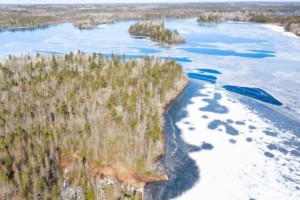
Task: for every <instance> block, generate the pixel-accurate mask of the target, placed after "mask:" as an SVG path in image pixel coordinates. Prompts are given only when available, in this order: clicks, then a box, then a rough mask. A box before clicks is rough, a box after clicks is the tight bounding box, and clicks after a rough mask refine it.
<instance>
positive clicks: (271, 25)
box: [262, 24, 300, 38]
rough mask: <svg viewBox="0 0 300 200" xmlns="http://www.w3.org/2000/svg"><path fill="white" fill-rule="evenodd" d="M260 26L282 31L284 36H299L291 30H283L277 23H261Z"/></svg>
mask: <svg viewBox="0 0 300 200" xmlns="http://www.w3.org/2000/svg"><path fill="white" fill-rule="evenodd" d="M262 26H263V27H265V28H267V29H269V30H272V31H274V32H278V33H282V34H283V35H285V36H289V37H293V38H299V37H300V36H298V35H296V34H295V33H293V32H290V31H286V30H284V27H283V26H280V25H278V24H263V25H262Z"/></svg>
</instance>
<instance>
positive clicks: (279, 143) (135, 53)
mask: <svg viewBox="0 0 300 200" xmlns="http://www.w3.org/2000/svg"><path fill="white" fill-rule="evenodd" d="M132 23H134V21H126V22H115V23H112V24H108V25H101V26H99V27H97V28H96V29H93V30H79V29H77V28H75V27H73V26H72V24H60V25H56V26H50V27H48V28H47V27H45V28H41V29H28V30H23V31H17V30H13V31H0V58H5V57H7V56H8V55H10V54H13V55H21V54H36V53H41V54H58V55H61V54H64V53H69V52H70V51H74V52H76V51H77V50H81V51H84V52H86V53H93V52H97V53H102V54H103V55H104V56H110V55H111V54H112V53H117V54H126V57H127V58H140V57H145V56H147V55H153V56H160V57H162V58H164V59H174V60H176V61H178V62H180V63H181V64H182V66H183V70H184V72H185V73H186V74H187V75H188V77H189V78H190V84H189V86H188V87H187V89H186V90H185V91H184V93H183V94H182V96H181V98H179V99H178V100H177V101H176V102H174V104H173V105H172V106H171V107H170V108H169V110H168V111H167V112H166V114H165V128H164V129H165V134H166V144H165V155H164V157H163V159H162V161H161V163H160V165H159V166H160V169H162V170H164V172H165V173H166V174H167V175H168V177H169V181H167V182H162V183H154V184H147V185H146V188H145V198H146V199H155V200H156V199H170V198H182V199H199V198H200V197H202V198H203V199H214V198H210V196H201V194H202V195H203V194H205V192H204V191H210V190H209V189H213V190H214V193H211V195H212V196H213V194H220V195H223V194H224V196H226V195H227V193H226V191H225V190H224V187H222V186H220V185H218V184H215V186H214V187H213V188H210V187H209V184H207V183H208V182H209V180H208V179H209V177H214V174H217V175H219V176H222V175H224V176H225V175H226V174H227V175H228V174H230V173H222V170H221V169H222V167H221V166H220V168H216V169H215V170H216V171H214V172H213V173H212V174H209V175H208V176H207V174H203V173H208V172H206V171H205V170H206V169H207V168H206V166H207V164H208V163H207V162H208V160H210V159H203V158H202V157H201V156H202V155H208V157H209V156H210V155H211V156H212V157H213V158H214V159H215V160H216V161H217V160H219V159H218V155H219V153H218V152H219V151H218V149H220V148H222V149H223V150H222V152H227V151H228V154H227V155H228V161H226V162H225V163H233V164H234V165H235V167H234V168H233V169H235V170H237V171H239V170H240V171H239V174H240V175H239V179H238V182H240V183H241V184H238V185H234V184H233V186H232V188H235V187H237V188H240V190H238V189H237V190H233V191H231V190H229V189H227V192H228V191H230V194H232V195H233V196H231V197H236V198H230V199H247V198H248V199H251V198H253V199H274V198H271V196H272V195H271V193H274V194H276V195H277V197H278V198H277V199H300V190H299V188H300V185H299V183H300V164H299V163H300V156H299V155H300V148H299V146H300V101H299V97H300V79H299V76H300V39H299V38H296V37H289V36H287V35H285V34H283V33H281V32H278V31H273V30H271V29H269V28H267V27H265V26H264V25H259V24H251V23H235V22H225V23H221V24H215V25H204V24H198V23H196V19H188V20H178V19H177V20H165V23H166V26H167V27H170V28H173V29H175V28H176V29H177V30H178V31H179V32H180V33H181V34H182V35H183V36H184V37H185V38H186V40H187V42H186V43H184V44H181V45H166V44H161V43H157V42H152V41H150V40H149V39H148V38H144V37H142V38H136V37H132V36H130V35H129V33H128V28H129V26H130V25H131V24H132ZM226 85H227V86H226ZM223 86H224V88H223ZM281 104H282V106H278V105H281ZM191 107H193V108H191ZM195 114H197V116H196V117H194V115H195ZM249 116H251V117H249ZM184 126H186V127H187V128H186V129H185V128H184ZM207 133H209V134H207ZM192 135H193V136H192ZM189 137H191V138H193V137H195V139H194V140H193V141H192V142H191V141H189V139H188V138H189ZM202 139H203V140H205V141H202ZM197 141H198V142H199V143H197ZM192 143H196V144H197V145H195V144H192ZM223 143H224V144H223ZM244 143H245V144H247V145H250V146H249V147H247V148H246V149H245V148H243V147H245V146H246V145H245V144H244ZM221 144H222V145H221ZM228 144H229V145H231V146H229V147H227V146H226V145H228ZM240 144H243V145H240ZM220 145H221V146H220ZM232 148H236V149H235V151H232ZM248 148H249V151H247V149H248ZM250 149H253V150H257V151H259V152H257V154H255V155H256V157H257V156H262V157H261V160H262V161H263V162H266V163H267V164H266V165H263V164H262V163H260V162H259V163H256V162H258V161H255V159H252V160H251V159H248V160H249V163H248V165H249V166H258V167H257V168H255V169H253V170H252V172H251V171H247V170H248V169H247V167H245V166H244V165H242V164H241V163H240V162H239V161H240V160H239V159H238V156H239V155H238V153H239V152H244V153H247V155H248V156H249V157H251V155H252V154H251V152H252V151H250ZM229 152H231V153H229ZM232 152H236V157H235V156H233V155H232ZM191 155H194V156H191ZM196 155H197V156H199V158H198V157H197V156H196ZM220 155H221V154H220ZM253 155H254V153H253ZM195 156H196V157H197V159H196V158H195ZM254 157H255V156H254ZM264 159H265V160H264ZM250 161H251V162H250ZM201 163H202V164H203V166H202V165H201ZM297 163H298V164H297ZM248 165H247V166H248ZM202 168H203V170H204V172H202ZM209 168H211V169H214V168H213V167H209ZM209 168H208V169H209ZM223 168H225V167H223ZM278 169H280V171H278ZM249 170H250V169H249ZM272 170H273V171H274V174H275V175H276V176H275V175H274V174H268V173H267V174H265V175H264V173H263V172H266V171H268V172H270V171H272ZM254 172H257V173H258V172H261V174H256V175H255V176H250V175H249V174H251V173H254ZM237 173H238V172H237ZM234 175H235V174H234V173H233V174H232V176H228V177H227V179H228V181H229V182H228V184H230V181H231V178H232V183H233V182H234V183H237V180H236V179H234V178H235V176H234ZM215 178H218V177H215ZM216 180H217V179H216ZM265 183H269V184H265ZM228 184H227V185H228ZM268 185H270V188H268ZM203 188H205V190H204V189H203ZM259 188H263V189H264V191H262V190H259ZM297 188H298V189H297ZM202 189H203V190H204V191H202ZM197 191H202V192H200V193H199V194H197ZM239 191H244V193H245V194H247V198H238V197H241V196H240V195H241V194H240V193H239ZM267 191H270V194H269V193H267ZM278 191H279V192H280V193H278V194H277V193H276V192H278ZM193 192H196V193H193ZM191 193H193V194H196V195H197V196H186V195H189V194H191ZM270 195H271V196H270ZM280 195H281V196H280ZM191 197H194V198H191ZM198 197H199V198H198ZM297 197H299V198H297Z"/></svg>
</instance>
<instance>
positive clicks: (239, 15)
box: [197, 11, 300, 36]
mask: <svg viewBox="0 0 300 200" xmlns="http://www.w3.org/2000/svg"><path fill="white" fill-rule="evenodd" d="M223 21H241V22H254V23H268V24H276V25H281V26H283V27H284V28H285V30H286V31H289V32H292V33H295V34H296V35H298V36H300V15H282V14H278V13H277V14H276V13H267V12H251V11H235V12H226V11H224V12H219V11H215V12H207V13H201V14H199V16H198V19H197V22H207V23H218V22H223Z"/></svg>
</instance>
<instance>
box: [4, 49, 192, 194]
mask: <svg viewBox="0 0 300 200" xmlns="http://www.w3.org/2000/svg"><path fill="white" fill-rule="evenodd" d="M187 83H188V79H187V78H186V76H185V75H184V73H183V71H182V67H181V65H180V64H178V63H176V62H175V61H172V60H161V59H160V58H157V57H147V58H143V59H126V58H125V56H118V55H112V57H111V58H106V57H103V56H102V55H101V54H95V53H94V54H92V55H85V54H84V53H82V52H80V51H78V52H77V53H76V54H75V53H72V52H71V53H69V54H66V55H60V56H55V55H53V56H45V55H43V56H42V55H39V54H37V55H36V56H29V55H26V56H20V57H15V56H9V58H8V59H6V60H4V61H2V62H1V64H0V162H1V165H0V199H39V198H41V199H58V198H61V199H72V198H73V197H74V196H72V195H76V197H77V198H79V199H80V198H81V199H95V198H103V199H118V198H121V199H122V198H123V197H124V196H126V197H130V198H135V199H139V198H141V192H142V190H139V189H140V188H143V185H144V183H146V182H152V181H160V180H165V179H166V177H165V175H164V174H162V173H161V172H159V171H158V169H157V168H156V165H155V163H156V162H157V160H158V158H159V156H160V155H162V154H163V146H164V137H163V130H162V127H163V113H164V107H165V106H166V105H167V104H168V103H169V102H170V101H172V100H173V99H174V98H176V97H177V95H178V94H179V93H180V92H181V91H182V90H183V89H184V88H185V86H186V85H187Z"/></svg>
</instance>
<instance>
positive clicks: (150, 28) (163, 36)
mask: <svg viewBox="0 0 300 200" xmlns="http://www.w3.org/2000/svg"><path fill="white" fill-rule="evenodd" d="M129 33H130V34H131V35H136V36H147V37H150V38H151V40H153V41H156V42H165V43H169V44H172V43H184V42H185V39H184V38H183V37H181V36H180V34H179V32H178V31H177V30H170V29H168V28H166V27H165V23H164V22H157V21H143V22H137V23H135V24H133V25H131V26H130V27H129Z"/></svg>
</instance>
